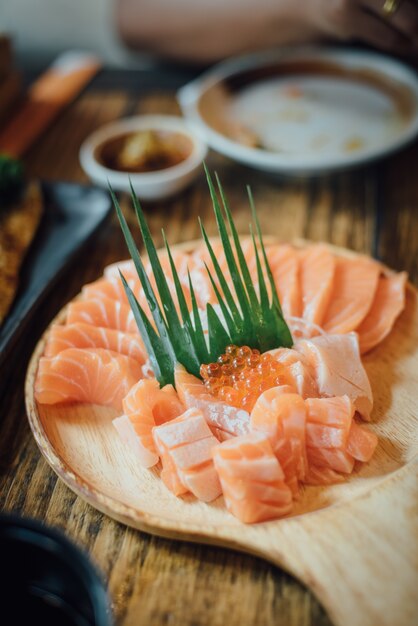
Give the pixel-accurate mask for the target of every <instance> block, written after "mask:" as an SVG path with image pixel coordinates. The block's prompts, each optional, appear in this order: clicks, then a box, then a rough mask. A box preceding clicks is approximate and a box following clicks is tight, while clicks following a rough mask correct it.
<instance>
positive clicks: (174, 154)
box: [95, 129, 193, 173]
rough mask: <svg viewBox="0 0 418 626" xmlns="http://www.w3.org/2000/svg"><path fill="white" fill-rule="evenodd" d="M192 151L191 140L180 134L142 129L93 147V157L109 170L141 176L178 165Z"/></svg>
mask: <svg viewBox="0 0 418 626" xmlns="http://www.w3.org/2000/svg"><path fill="white" fill-rule="evenodd" d="M192 149H193V144H192V141H191V140H190V139H189V137H187V136H186V135H184V134H182V133H179V132H173V131H166V130H153V129H146V130H145V129H144V130H140V131H136V132H131V133H125V134H123V135H119V136H118V137H114V138H113V139H109V140H108V141H105V142H104V143H102V144H101V145H100V146H98V147H97V148H96V152H95V157H96V159H97V160H98V161H99V162H100V163H101V164H102V165H104V166H105V167H106V168H108V169H111V170H117V171H119V172H135V173H144V172H155V171H159V170H165V169H167V168H169V167H174V166H175V165H179V163H181V162H182V161H185V160H186V159H187V158H188V157H189V156H190V154H191V152H192Z"/></svg>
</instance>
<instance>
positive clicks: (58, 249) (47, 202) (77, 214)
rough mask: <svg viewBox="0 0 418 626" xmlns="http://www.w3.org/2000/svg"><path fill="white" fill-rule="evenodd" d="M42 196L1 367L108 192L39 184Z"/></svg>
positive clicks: (1, 333) (3, 337) (106, 207)
mask: <svg viewBox="0 0 418 626" xmlns="http://www.w3.org/2000/svg"><path fill="white" fill-rule="evenodd" d="M42 193H43V198H44V215H43V217H42V221H41V224H40V226H39V229H38V232H37V234H36V237H35V239H34V242H33V245H32V246H31V248H30V250H29V253H28V255H27V258H26V259H25V262H24V264H23V268H22V272H21V278H20V283H19V289H18V293H17V295H16V299H15V301H14V303H13V305H12V308H11V310H10V312H9V314H8V316H7V317H6V319H5V321H4V324H3V325H2V326H1V327H0V368H2V366H3V364H4V363H5V362H6V360H8V359H9V358H10V357H11V355H12V352H14V351H15V350H16V347H17V343H18V342H19V339H20V337H21V336H22V335H24V334H25V332H27V330H28V326H29V325H30V321H31V319H32V317H33V316H34V315H35V313H36V311H37V310H38V308H39V306H40V304H41V303H42V301H43V300H44V298H45V297H46V296H47V294H48V292H49V290H50V289H51V288H52V287H53V285H54V284H55V282H56V281H57V280H58V279H59V277H60V274H61V273H62V271H63V270H64V269H65V267H66V265H67V263H69V262H70V261H71V259H72V258H73V257H74V255H75V254H76V253H77V251H78V250H79V249H80V247H81V246H82V245H83V244H84V243H86V242H87V241H88V239H89V238H90V237H91V236H92V235H93V233H94V232H95V231H96V230H97V229H98V228H99V226H100V225H101V224H102V223H103V221H104V220H105V219H106V217H107V215H108V214H109V212H110V209H111V199H110V195H109V193H108V192H106V191H104V190H102V189H98V188H95V187H90V186H84V185H76V184H73V183H61V182H58V183H52V182H51V183H47V182H43V183H42ZM2 378H3V377H2ZM0 386H1V385H0Z"/></svg>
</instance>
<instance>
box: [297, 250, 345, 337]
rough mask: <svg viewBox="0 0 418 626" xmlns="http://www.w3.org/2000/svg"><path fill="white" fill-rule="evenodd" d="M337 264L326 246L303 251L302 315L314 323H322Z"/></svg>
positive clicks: (301, 272) (300, 273) (301, 265)
mask: <svg viewBox="0 0 418 626" xmlns="http://www.w3.org/2000/svg"><path fill="white" fill-rule="evenodd" d="M335 266H336V260H335V255H334V254H332V252H330V250H329V249H328V248H327V247H326V246H323V245H315V246H310V247H309V248H308V249H307V250H306V251H303V252H302V253H301V260H300V270H299V275H300V286H301V292H302V317H303V319H304V320H306V321H308V322H310V323H312V324H317V325H318V326H321V325H322V321H323V319H324V316H325V312H326V311H327V309H328V305H329V303H330V298H331V292H332V289H333V284H334V274H335Z"/></svg>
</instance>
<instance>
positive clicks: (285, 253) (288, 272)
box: [266, 244, 302, 318]
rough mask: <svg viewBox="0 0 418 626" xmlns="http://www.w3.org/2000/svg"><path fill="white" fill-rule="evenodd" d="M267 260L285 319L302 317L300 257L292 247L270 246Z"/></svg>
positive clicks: (283, 245) (267, 250)
mask: <svg viewBox="0 0 418 626" xmlns="http://www.w3.org/2000/svg"><path fill="white" fill-rule="evenodd" d="M266 253H267V258H268V261H269V265H270V267H271V271H272V274H273V278H274V282H275V285H276V289H277V294H278V296H279V300H280V304H281V307H282V310H283V314H284V317H285V318H288V317H300V316H301V314H302V293H301V289H300V280H299V264H300V255H299V253H298V251H297V250H296V249H295V248H294V247H293V246H290V245H287V244H282V245H277V246H269V247H268V248H267V249H266Z"/></svg>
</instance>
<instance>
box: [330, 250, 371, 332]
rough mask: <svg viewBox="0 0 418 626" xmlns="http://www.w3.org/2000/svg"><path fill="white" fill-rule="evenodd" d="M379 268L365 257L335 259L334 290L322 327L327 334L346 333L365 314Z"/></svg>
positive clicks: (360, 320)
mask: <svg viewBox="0 0 418 626" xmlns="http://www.w3.org/2000/svg"><path fill="white" fill-rule="evenodd" d="M380 271H381V268H380V266H379V264H378V263H376V262H375V261H373V260H372V259H369V258H367V257H359V258H355V259H344V258H337V259H336V267H335V275H334V286H333V288H332V291H331V299H330V303H329V306H328V308H327V310H326V312H325V315H324V319H323V322H322V326H323V328H324V330H326V331H327V333H330V334H334V333H349V332H350V331H352V330H356V328H357V327H358V326H359V325H360V324H361V322H362V321H363V320H364V318H365V317H366V315H367V313H368V312H369V310H370V308H371V306H372V302H373V299H374V295H375V293H376V289H377V283H378V280H379V274H380Z"/></svg>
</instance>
